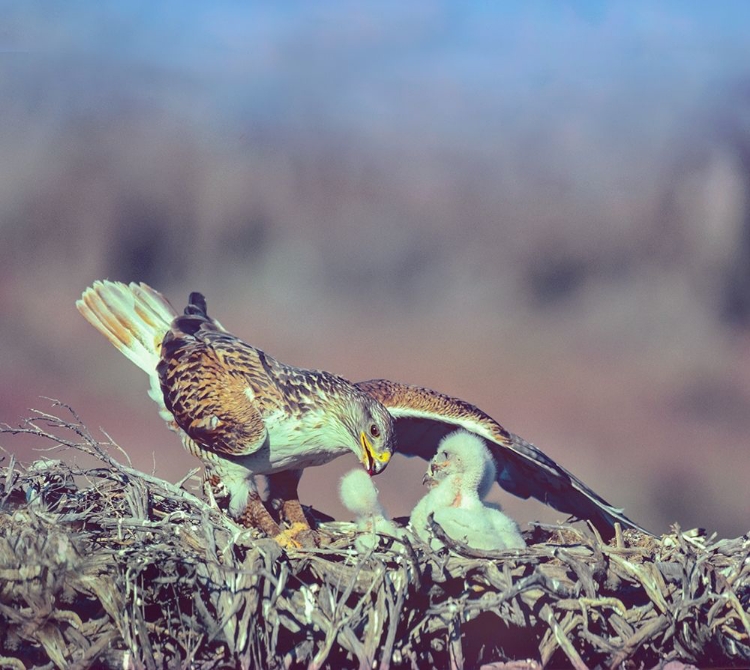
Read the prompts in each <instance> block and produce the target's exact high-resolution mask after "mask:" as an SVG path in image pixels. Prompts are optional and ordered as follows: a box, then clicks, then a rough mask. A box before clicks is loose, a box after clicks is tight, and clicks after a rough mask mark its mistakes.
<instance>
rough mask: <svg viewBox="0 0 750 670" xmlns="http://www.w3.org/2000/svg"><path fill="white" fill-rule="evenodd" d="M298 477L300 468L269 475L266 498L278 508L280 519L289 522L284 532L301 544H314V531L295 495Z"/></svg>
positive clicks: (300, 475) (300, 474) (300, 473)
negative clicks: (287, 528)
mask: <svg viewBox="0 0 750 670" xmlns="http://www.w3.org/2000/svg"><path fill="white" fill-rule="evenodd" d="M300 477H302V470H285V471H284V472H277V473H276V474H273V475H269V476H268V498H269V500H270V501H271V504H272V505H273V506H274V507H276V508H277V509H278V510H279V516H280V518H281V520H282V521H284V522H286V523H287V524H289V530H287V531H284V532H285V534H288V535H289V536H290V537H292V538H294V539H295V540H296V541H298V542H300V543H302V544H303V545H314V544H317V542H316V538H315V533H314V531H313V530H312V528H311V527H310V522H309V521H308V520H307V517H306V516H305V512H304V510H303V509H302V505H301V503H300V501H299V498H298V497H297V486H298V485H299V480H300Z"/></svg>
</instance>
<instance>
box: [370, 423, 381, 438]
mask: <svg viewBox="0 0 750 670" xmlns="http://www.w3.org/2000/svg"><path fill="white" fill-rule="evenodd" d="M370 435H372V436H373V437H380V428H378V427H377V426H376V425H375V424H374V423H373V424H372V425H371V426H370Z"/></svg>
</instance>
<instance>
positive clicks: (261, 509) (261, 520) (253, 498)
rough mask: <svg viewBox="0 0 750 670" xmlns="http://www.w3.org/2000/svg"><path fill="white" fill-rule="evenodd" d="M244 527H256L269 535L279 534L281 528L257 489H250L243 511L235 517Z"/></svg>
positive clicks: (275, 535)
mask: <svg viewBox="0 0 750 670" xmlns="http://www.w3.org/2000/svg"><path fill="white" fill-rule="evenodd" d="M237 521H239V522H240V523H241V524H242V525H243V526H245V528H257V529H259V530H261V531H262V532H263V533H265V534H266V535H268V536H269V537H277V536H278V535H280V534H281V528H279V524H277V523H276V522H275V521H274V520H273V517H272V516H271V514H270V512H269V511H268V510H267V509H266V506H265V505H264V504H263V501H262V500H261V499H260V495H258V492H257V491H251V492H250V494H249V495H248V497H247V506H246V507H245V511H244V512H243V513H242V514H241V515H240V517H239V519H237Z"/></svg>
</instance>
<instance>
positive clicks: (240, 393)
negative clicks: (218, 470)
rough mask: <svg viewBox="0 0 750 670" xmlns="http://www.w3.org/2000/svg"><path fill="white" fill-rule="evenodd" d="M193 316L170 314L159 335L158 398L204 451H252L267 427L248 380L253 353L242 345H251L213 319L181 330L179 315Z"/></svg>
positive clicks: (259, 444) (230, 453)
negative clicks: (169, 326) (172, 316)
mask: <svg viewBox="0 0 750 670" xmlns="http://www.w3.org/2000/svg"><path fill="white" fill-rule="evenodd" d="M197 318H198V317H195V316H192V315H191V316H185V317H179V318H177V319H175V321H174V323H173V326H172V330H170V331H169V333H167V335H166V337H165V338H164V342H163V345H162V351H161V360H160V362H159V365H158V366H157V372H158V374H159V380H160V382H161V388H162V391H163V393H164V402H165V404H166V406H167V409H169V411H170V412H172V414H173V415H174V418H175V421H176V422H177V425H179V427H180V428H182V430H184V431H185V432H186V433H187V434H188V436H189V437H190V438H192V439H193V440H195V442H197V443H198V444H199V445H200V446H201V447H203V448H204V449H206V450H208V451H209V452H211V451H213V452H216V453H218V454H223V455H228V456H246V455H248V454H252V453H254V452H255V451H257V450H258V449H260V448H261V447H262V446H263V444H265V442H266V439H267V437H268V432H267V429H266V425H265V421H264V419H263V413H262V411H261V408H260V407H259V406H258V404H257V402H256V400H255V395H256V394H255V392H254V390H253V388H252V385H251V368H252V362H253V359H252V356H250V355H249V353H248V352H245V351H243V347H244V348H246V349H251V347H250V346H249V345H245V344H244V343H242V342H240V341H239V340H236V338H233V336H231V335H228V334H226V333H223V332H217V331H216V330H215V329H214V327H213V324H208V325H207V329H206V330H203V329H202V328H196V329H195V330H194V331H193V332H185V331H183V330H181V327H180V323H181V320H182V319H186V320H190V321H191V322H193V321H194V320H195V319H197ZM232 340H235V342H232ZM253 351H254V350H253Z"/></svg>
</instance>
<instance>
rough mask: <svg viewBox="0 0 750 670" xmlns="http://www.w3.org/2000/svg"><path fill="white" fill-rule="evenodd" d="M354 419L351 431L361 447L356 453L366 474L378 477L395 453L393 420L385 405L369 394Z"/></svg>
mask: <svg viewBox="0 0 750 670" xmlns="http://www.w3.org/2000/svg"><path fill="white" fill-rule="evenodd" d="M352 419H353V420H352V421H351V422H350V424H349V428H350V430H352V431H353V433H354V438H355V440H356V441H357V445H358V447H356V448H354V449H353V451H354V453H356V454H357V456H358V457H359V460H360V462H361V463H362V465H363V466H364V468H365V470H367V473H368V474H370V475H376V474H378V473H379V472H382V471H383V470H384V469H385V466H386V465H388V462H389V461H390V460H391V455H392V454H393V451H394V449H395V443H394V442H395V441H394V436H393V419H392V418H391V415H390V414H389V413H388V410H387V409H386V408H385V407H383V405H381V404H380V403H379V402H378V401H377V400H375V399H374V398H371V397H370V396H368V395H366V394H362V395H361V396H360V402H358V403H356V405H355V409H354V416H353V417H352Z"/></svg>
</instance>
